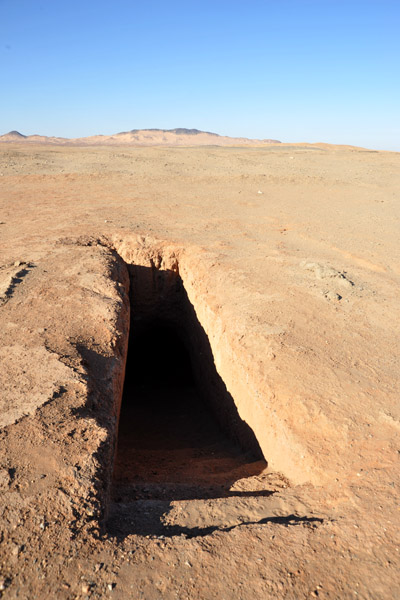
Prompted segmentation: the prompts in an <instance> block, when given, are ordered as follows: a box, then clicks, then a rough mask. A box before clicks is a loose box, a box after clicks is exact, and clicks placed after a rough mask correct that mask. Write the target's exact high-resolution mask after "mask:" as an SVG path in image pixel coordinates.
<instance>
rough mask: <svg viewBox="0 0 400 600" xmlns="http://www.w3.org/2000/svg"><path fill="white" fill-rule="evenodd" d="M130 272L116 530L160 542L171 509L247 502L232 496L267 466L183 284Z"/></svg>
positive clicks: (112, 525) (146, 271) (173, 276)
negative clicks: (200, 502) (232, 499)
mask: <svg viewBox="0 0 400 600" xmlns="http://www.w3.org/2000/svg"><path fill="white" fill-rule="evenodd" d="M129 271H130V282H131V290H130V298H131V325H130V338H129V348H128V358H127V364H126V370H125V381H124V391H123V397H122V403H121V408H120V417H119V429H118V442H117V447H116V454H115V463H114V471H113V478H112V486H111V502H110V507H109V519H108V529H109V531H110V532H111V533H114V534H116V535H118V534H120V535H126V534H128V533H138V534H147V533H155V534H157V533H160V532H162V533H165V528H164V527H163V526H162V525H160V517H161V516H162V514H164V513H165V510H166V507H168V506H170V505H171V503H173V502H176V501H180V500H184V501H191V500H201V499H218V498H229V497H231V496H241V495H245V496H246V495H248V494H249V492H240V491H232V486H233V485H234V484H235V482H236V481H238V480H242V479H243V478H251V477H254V476H257V475H258V474H259V473H261V472H262V471H263V470H265V468H266V466H267V463H266V462H265V460H264V457H263V455H262V452H261V449H260V446H259V444H258V442H257V439H256V437H255V435H254V433H253V431H252V430H251V428H250V427H249V426H248V425H247V424H246V423H245V422H244V421H243V420H242V419H241V418H240V416H239V414H238V411H237V408H236V406H235V402H234V400H233V398H232V397H231V395H230V394H229V392H228V390H227V389H226V386H225V384H224V382H223V380H222V379H221V377H220V376H219V374H218V372H217V370H216V367H215V364H214V358H213V353H212V350H211V347H210V343H209V340H208V338H207V335H206V333H205V331H204V329H203V328H202V326H201V324H200V322H199V321H198V319H197V316H196V312H195V310H194V308H193V306H192V304H191V303H190V301H189V299H188V296H187V294H186V291H185V289H184V285H183V282H182V279H181V278H180V277H179V275H178V274H177V273H175V272H173V271H170V270H162V269H156V268H154V267H153V266H152V267H144V266H138V265H129ZM250 493H251V492H250ZM270 493H271V492H270V491H263V490H258V491H257V492H255V494H256V495H269V494H270ZM140 515H142V516H140ZM143 519H144V520H143ZM160 527H161V529H160Z"/></svg>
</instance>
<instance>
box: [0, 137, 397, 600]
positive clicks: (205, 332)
mask: <svg viewBox="0 0 400 600" xmlns="http://www.w3.org/2000/svg"><path fill="white" fill-rule="evenodd" d="M399 162H400V155H399V154H396V153H385V152H373V151H367V150H363V149H355V148H344V147H329V146H322V145H321V146H307V145H304V146H301V145H296V146H290V145H285V144H279V145H269V146H266V147H265V148H262V147H257V148H252V147H248V148H233V147H221V148H217V147H203V148H196V147H192V148H184V147H178V148H173V147H171V148H151V147H149V148H140V147H129V146H124V147H123V148H122V147H113V146H108V147H101V146H98V147H97V146H94V147H79V146H74V147H68V146H63V147H56V146H46V145H39V144H38V145H34V144H30V145H24V144H23V143H3V144H1V145H0V202H1V204H0V242H1V255H0V319H1V327H0V337H1V345H0V359H1V370H0V378H1V388H0V389H1V394H0V423H1V431H0V436H1V448H2V452H1V455H0V463H1V464H0V489H1V495H2V503H1V507H0V513H1V514H0V527H1V529H0V540H1V546H0V562H1V575H0V595H1V594H2V596H3V597H4V598H60V599H64V598H65V599H71V600H72V599H75V598H108V597H109V598H116V599H118V598H121V599H122V598H143V599H145V600H153V599H154V600H156V599H160V600H161V599H162V600H169V599H176V598H177V599H179V600H183V599H186V598H190V599H199V600H200V599H201V600H208V599H210V600H211V599H214V598H218V599H225V600H231V599H233V598H235V599H236V598H237V599H241V600H253V599H258V598H293V599H301V598H313V597H321V598H365V599H374V600H375V599H384V598H385V599H386V598H396V597H397V596H398V589H399V586H400V576H399V566H400V565H399V562H400V561H399V556H398V555H399V541H400V534H399V504H398V485H399V468H398V465H399V458H400V439H399V437H400V411H399V403H398V396H399V369H398V364H399V363H398V359H399V350H400V343H399V328H398V325H397V321H398V314H399V294H398V289H399V278H400V244H399V239H398V238H399V236H398V231H399V225H400V220H399V217H400V202H399V200H400V198H399V189H400V185H399V184H400V181H399V180H400V174H399V173H400V171H399ZM157 319H158V320H160V321H162V323H164V325H163V326H165V324H167V325H168V328H169V329H170V330H171V331H172V332H173V333H172V334H171V335H172V337H168V336H167V341H165V340H163V339H162V336H161V337H160V333H159V331H160V329H159V328H158V329H157V327H156V325H157ZM148 327H150V329H148ZM153 330H154V331H156V333H155V334H154V335H155V337H153V338H152V335H153V333H154V331H153ZM157 331H158V333H157ZM129 332H130V333H131V336H130V338H129ZM168 335H169V334H168ZM174 336H175V337H174ZM178 338H179V339H178ZM137 339H139V340H140V339H141V340H142V341H141V343H140V344H139V345H138V346H137V347H136V346H135V344H136V342H135V340H137ZM146 340H147V341H148V340H153V341H152V343H147V341H146ZM128 344H129V355H128V362H126V357H127V350H128ZM143 357H144V358H143ZM182 364H186V367H185V370H184V371H183V370H182V368H181V367H182ZM125 374H126V381H127V382H128V381H129V385H128V383H127V385H126V386H125V393H124V395H123V385H124V377H125ZM122 395H123V400H122V408H121V398H122ZM114 466H115V468H114Z"/></svg>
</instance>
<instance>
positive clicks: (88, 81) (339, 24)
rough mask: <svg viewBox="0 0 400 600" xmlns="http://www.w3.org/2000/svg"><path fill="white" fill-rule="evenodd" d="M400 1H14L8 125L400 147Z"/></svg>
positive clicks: (6, 19) (7, 34)
mask: <svg viewBox="0 0 400 600" xmlns="http://www.w3.org/2000/svg"><path fill="white" fill-rule="evenodd" d="M399 32H400V2H399V0H246V1H245V0H243V1H241V2H238V1H236V0H230V1H225V0H214V1H213V2H211V1H208V0H202V1H197V0H193V1H191V0H186V1H185V2H184V1H181V0H170V1H169V2H168V1H165V0H164V1H158V0H147V1H145V0H141V1H138V0H132V1H127V0H113V1H112V2H111V1H109V2H106V1H104V0H97V1H96V2H94V1H92V0H86V1H85V0H79V1H76V0H69V1H61V0H0V85H1V94H0V134H1V133H6V132H7V131H9V130H11V129H17V130H18V131H20V132H21V133H24V134H27V135H28V134H33V133H41V134H43V135H57V136H65V137H78V136H87V135H93V134H97V133H103V134H111V133H116V132H119V131H127V130H130V129H134V128H135V129H140V128H146V127H159V128H165V129H170V128H174V127H188V128H192V127H195V128H198V129H204V130H207V131H215V132H216V133H220V134H223V135H231V136H245V137H254V138H270V137H271V138H276V139H280V140H282V141H285V142H299V141H309V142H316V141H325V142H330V143H343V144H355V145H361V146H366V147H371V148H380V149H387V150H399V151H400V66H399V65H400V33H399Z"/></svg>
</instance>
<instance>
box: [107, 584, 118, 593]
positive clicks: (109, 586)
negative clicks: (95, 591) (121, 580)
mask: <svg viewBox="0 0 400 600" xmlns="http://www.w3.org/2000/svg"><path fill="white" fill-rule="evenodd" d="M116 585H117V584H116V583H109V584H108V585H107V589H108V590H109V591H110V592H112V591H113V589H114V588H115V586H116Z"/></svg>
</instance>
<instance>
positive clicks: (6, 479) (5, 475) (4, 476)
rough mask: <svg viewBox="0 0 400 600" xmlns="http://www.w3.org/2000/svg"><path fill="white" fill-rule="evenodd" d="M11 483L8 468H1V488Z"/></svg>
mask: <svg viewBox="0 0 400 600" xmlns="http://www.w3.org/2000/svg"><path fill="white" fill-rule="evenodd" d="M9 485H10V474H9V472H8V471H7V469H0V490H4V489H5V488H6V487H8V486H9Z"/></svg>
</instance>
